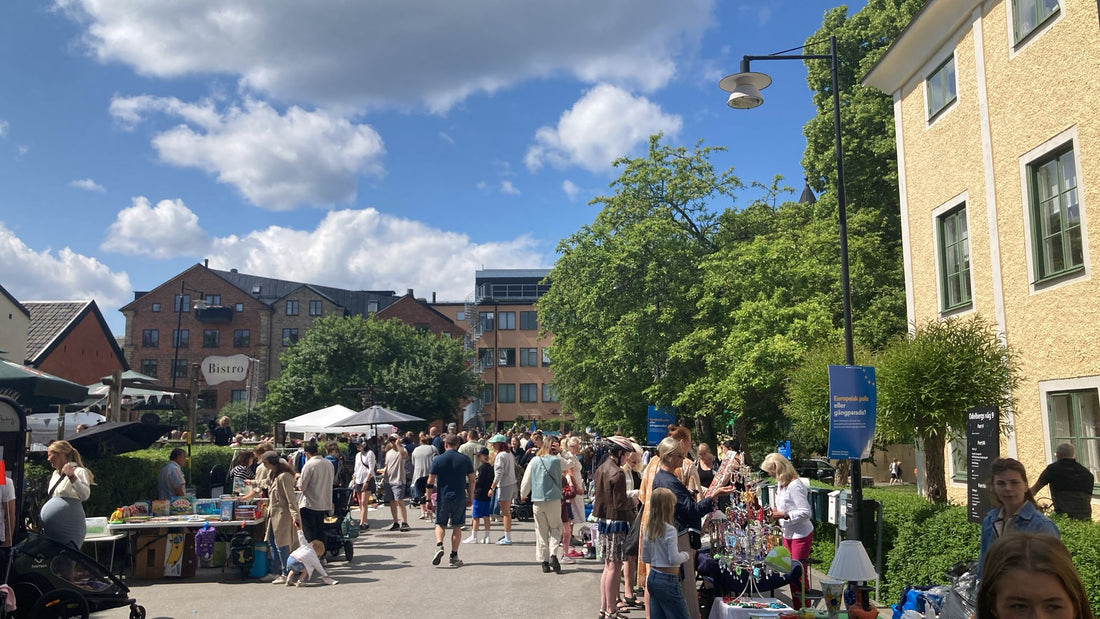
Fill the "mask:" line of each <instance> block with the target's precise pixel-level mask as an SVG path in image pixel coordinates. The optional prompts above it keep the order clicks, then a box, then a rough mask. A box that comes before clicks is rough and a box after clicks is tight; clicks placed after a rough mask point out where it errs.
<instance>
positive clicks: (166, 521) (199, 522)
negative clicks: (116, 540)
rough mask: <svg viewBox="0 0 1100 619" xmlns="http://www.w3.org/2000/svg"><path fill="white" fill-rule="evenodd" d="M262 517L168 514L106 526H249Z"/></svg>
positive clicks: (123, 528) (118, 528) (120, 528)
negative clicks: (197, 516) (245, 518)
mask: <svg viewBox="0 0 1100 619" xmlns="http://www.w3.org/2000/svg"><path fill="white" fill-rule="evenodd" d="M263 521H264V519H263V518H259V519H257V520H217V519H212V518H206V519H196V518H194V517H188V516H184V517H182V518H173V517H171V516H168V517H166V518H150V519H149V520H144V521H141V522H120V523H117V524H116V523H109V524H108V525H107V528H108V529H110V530H111V532H112V533H114V532H115V531H135V530H139V529H201V528H202V526H203V525H204V524H209V525H210V526H212V527H214V528H219V527H237V528H239V527H241V526H245V527H251V526H254V525H257V524H260V523H261V522H263Z"/></svg>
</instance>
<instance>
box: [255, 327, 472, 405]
mask: <svg viewBox="0 0 1100 619" xmlns="http://www.w3.org/2000/svg"><path fill="white" fill-rule="evenodd" d="M281 359H282V364H283V371H282V374H281V375H280V376H279V377H278V378H276V379H274V380H272V381H270V382H268V396H267V399H266V400H265V401H264V403H263V404H262V405H261V406H260V408H261V410H262V413H263V415H264V416H265V418H266V419H267V420H268V421H269V422H271V423H275V422H278V421H282V420H284V419H288V418H290V417H294V416H296V415H300V414H302V413H306V412H309V411H311V410H316V409H319V408H323V407H326V406H331V405H333V404H343V405H344V406H347V407H348V408H351V409H354V410H358V409H359V408H361V407H362V405H361V401H360V396H359V394H357V393H354V392H349V391H345V390H344V387H347V386H352V385H373V387H374V390H375V393H376V394H378V396H379V399H380V400H381V401H382V402H383V403H385V405H386V406H389V407H391V408H395V409H397V410H399V411H402V412H406V413H409V414H413V415H417V416H419V417H424V418H425V419H435V418H442V419H450V418H452V417H453V416H454V415H455V414H456V413H457V411H458V406H459V401H460V400H462V399H463V398H468V397H472V396H473V394H474V393H475V390H476V388H477V385H478V379H477V377H476V376H475V375H474V373H473V371H472V369H471V364H470V361H469V359H468V355H467V353H466V351H465V350H464V349H463V347H462V342H461V341H459V340H454V339H451V338H448V337H438V338H437V337H436V336H434V335H432V334H430V333H428V332H425V331H421V330H418V329H414V328H413V327H411V326H409V325H407V324H405V323H403V322H401V321H400V320H397V319H392V320H385V321H382V320H377V319H374V318H370V319H365V318H363V317H361V316H347V317H345V316H327V317H324V318H321V319H318V320H317V322H315V323H314V324H313V327H311V328H310V330H309V331H308V332H306V335H305V337H304V338H302V340H301V341H299V342H298V343H297V344H295V345H294V346H292V347H291V348H290V349H289V350H287V352H285V353H283V355H282V357H281Z"/></svg>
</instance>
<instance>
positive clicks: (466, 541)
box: [462, 535, 477, 544]
mask: <svg viewBox="0 0 1100 619" xmlns="http://www.w3.org/2000/svg"><path fill="white" fill-rule="evenodd" d="M462 543H463V544H476V543H477V536H476V535H471V536H470V537H467V538H466V539H464V540H462Z"/></svg>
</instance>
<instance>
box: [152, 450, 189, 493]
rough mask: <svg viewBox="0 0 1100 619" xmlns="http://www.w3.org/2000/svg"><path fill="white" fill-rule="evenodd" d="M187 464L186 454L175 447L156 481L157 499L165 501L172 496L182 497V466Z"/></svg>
mask: <svg viewBox="0 0 1100 619" xmlns="http://www.w3.org/2000/svg"><path fill="white" fill-rule="evenodd" d="M186 463H187V452H186V451H184V450H182V449H180V448H179V447H176V448H175V449H173V450H172V452H171V453H169V454H168V464H165V465H164V467H162V468H161V469H160V476H159V478H158V479H157V488H158V489H157V498H158V499H160V500H162V501H167V500H169V499H171V498H172V497H174V496H183V495H184V476H183V465H184V464H186Z"/></svg>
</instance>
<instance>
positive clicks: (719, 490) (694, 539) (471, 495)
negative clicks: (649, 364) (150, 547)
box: [0, 424, 1094, 619]
mask: <svg viewBox="0 0 1100 619" xmlns="http://www.w3.org/2000/svg"><path fill="white" fill-rule="evenodd" d="M225 427H227V426H225ZM342 438H343V440H344V441H349V442H350V449H349V451H348V453H347V455H346V456H345V454H344V450H343V449H341V445H340V444H339V443H338V442H337V441H332V440H325V437H324V436H323V435H322V436H319V437H311V438H310V439H308V440H305V441H303V442H302V443H301V445H300V448H299V449H298V450H297V451H296V452H293V453H289V454H287V455H286V456H283V455H280V454H279V453H277V452H276V451H275V449H274V446H273V445H272V443H270V442H261V443H259V444H258V445H256V446H255V447H254V448H253V449H242V450H240V451H238V452H237V454H236V456H235V458H234V460H233V464H232V468H231V470H230V474H229V477H230V479H231V480H232V487H233V488H234V489H235V490H236V491H237V492H238V493H243V495H244V496H243V498H245V499H247V498H253V497H256V496H264V497H266V498H267V499H268V518H267V520H266V525H267V529H266V534H265V536H264V538H265V541H267V542H268V547H269V552H270V555H271V561H270V563H269V565H271V566H272V569H273V572H274V573H275V578H274V580H273V581H272V582H274V583H276V584H284V583H285V584H287V585H290V584H300V583H301V582H303V581H304V580H306V579H308V578H309V577H312V576H314V575H319V576H321V578H323V579H324V582H326V583H330V584H335V581H334V580H332V579H331V578H329V577H328V575H327V573H325V571H324V560H323V557H324V545H323V543H322V540H323V535H324V533H323V521H324V518H325V516H326V515H327V514H329V513H330V512H331V511H332V509H333V491H334V488H350V489H351V491H352V492H353V493H354V495H355V497H356V499H357V502H358V504H359V506H360V510H359V514H360V516H359V523H358V526H359V528H360V529H361V530H369V528H370V522H369V519H368V513H369V506H370V505H371V504H372V503H373V502H374V501H375V499H376V497H380V499H381V502H382V503H384V504H386V506H387V507H388V509H389V515H390V516H391V518H392V521H393V522H392V525H390V527H389V529H390V530H392V531H409V530H410V526H409V524H408V512H409V511H410V510H412V511H416V512H419V516H418V517H419V518H420V519H424V520H430V521H431V522H432V523H433V524H434V536H435V549H434V553H433V556H432V558H431V563H432V565H435V566H439V565H441V564H442V562H443V558H444V557H445V556H448V562H447V565H449V566H451V567H460V566H462V565H463V562H462V560H461V559H460V558H459V550H460V549H461V545H462V544H463V543H466V544H476V543H480V544H497V545H505V546H506V545H511V544H512V524H513V523H512V517H513V506H515V507H516V508H517V509H520V508H523V507H527V508H529V509H530V515H531V517H532V518H533V520H534V527H535V545H534V564H535V565H537V566H538V568H539V569H540V570H541V571H542V572H543V573H560V572H561V571H562V569H563V568H562V564H572V563H574V562H575V561H576V560H577V559H579V558H581V557H582V556H585V555H584V554H583V553H580V552H578V551H577V550H576V549H575V546H576V545H578V544H579V543H578V542H577V541H576V539H575V538H577V537H580V536H581V534H580V532H581V531H582V528H581V527H579V526H577V525H578V524H579V523H585V522H592V523H595V525H594V529H595V531H594V533H595V542H596V546H597V547H598V552H599V557H600V560H602V562H603V570H602V572H601V575H600V582H599V590H600V618H601V619H619V618H620V617H623V616H624V615H625V614H626V613H628V612H631V611H633V610H644V612H645V616H646V617H647V618H648V619H665V618H677V619H682V618H691V619H697V618H698V617H699V616H700V604H699V600H698V589H697V582H696V574H695V569H696V551H697V550H698V549H699V548H700V543H699V534H700V531H702V530H703V526H702V520H703V518H704V517H705V516H707V515H708V514H711V513H712V512H714V511H715V510H720V509H723V508H725V507H727V506H728V505H729V502H730V498H729V497H730V495H731V494H733V493H734V492H736V491H742V490H744V489H745V486H744V485H743V484H742V485H735V484H734V483H733V481H734V480H731V479H730V478H729V477H728V476H727V477H721V478H720V476H719V474H718V472H719V469H720V464H721V462H722V460H723V459H724V458H727V457H728V458H732V459H733V461H734V463H735V464H737V465H740V464H742V460H743V459H744V458H745V454H744V453H743V452H741V451H740V446H739V445H738V444H737V443H736V442H735V441H727V442H725V443H724V444H722V445H720V446H719V453H718V454H715V453H714V452H712V450H711V449H710V447H709V445H707V444H705V443H700V444H697V445H695V444H693V443H692V440H691V433H690V431H689V430H688V429H687V428H684V427H680V426H672V427H670V428H669V434H668V436H667V437H666V438H664V439H663V440H662V441H661V442H660V443H659V444H658V445H657V447H656V449H655V450H648V451H647V450H645V449H643V448H642V447H641V446H640V445H639V444H638V443H637V442H635V441H633V440H632V439H630V438H627V437H623V436H611V437H606V438H604V439H594V438H592V437H588V436H583V437H582V436H573V435H571V434H568V433H567V434H566V435H564V436H561V435H558V434H557V433H553V434H544V433H543V432H541V431H534V432H519V431H515V432H507V433H498V434H493V435H482V434H481V433H480V432H479V431H477V430H470V431H468V432H462V433H459V432H458V431H457V428H455V427H454V425H453V424H452V425H451V426H450V427H448V428H447V430H446V431H445V432H443V431H440V429H439V428H436V427H432V428H431V429H430V430H428V431H426V432H421V433H419V435H417V434H414V433H412V432H406V433H404V434H403V435H402V434H391V435H383V436H375V437H370V438H366V437H360V438H358V439H349V438H347V437H342ZM322 452H323V453H322ZM1057 455H1058V460H1057V461H1056V462H1055V463H1053V464H1051V465H1050V466H1049V467H1048V468H1047V469H1046V470H1044V471H1043V472H1042V474H1041V475H1040V476H1039V479H1038V481H1037V482H1036V484H1035V485H1034V486H1029V484H1028V477H1027V471H1026V470H1025V468H1024V466H1023V465H1022V464H1021V463H1020V462H1019V461H1017V460H1014V459H1012V458H998V459H996V460H995V461H993V462H992V464H991V469H990V480H989V481H990V488H991V489H992V498H993V502H994V505H995V507H994V508H993V509H992V510H990V511H989V513H988V514H986V516H985V518H984V519H983V521H982V523H981V529H980V531H981V533H980V535H981V539H980V554H979V557H978V567H977V574H978V575H979V577H980V588H979V591H978V612H977V615H978V618H979V619H985V618H986V617H997V618H998V619H1009V618H1014V617H1022V616H1033V615H1026V613H1025V614H1021V613H1023V611H1022V610H1021V609H1024V608H1038V607H1043V608H1045V609H1047V610H1050V609H1051V608H1054V607H1057V608H1056V610H1060V611H1065V613H1060V612H1053V613H1052V614H1049V616H1054V617H1067V618H1068V617H1084V618H1086V619H1092V615H1091V611H1089V608H1088V604H1087V600H1086V601H1085V602H1084V603H1083V605H1082V600H1083V599H1085V598H1084V597H1083V593H1082V589H1081V583H1080V579H1079V577H1078V575H1077V572H1076V569H1075V568H1074V566H1073V562H1072V560H1071V559H1070V556H1069V553H1068V551H1066V549H1065V547H1064V546H1063V545H1062V544H1061V542H1060V541H1059V531H1058V528H1057V526H1056V525H1055V523H1054V522H1053V521H1052V520H1051V519H1049V518H1048V517H1046V516H1045V515H1044V514H1043V513H1042V510H1040V509H1039V507H1038V505H1037V503H1036V500H1035V493H1036V492H1038V490H1039V489H1040V488H1042V487H1043V486H1045V485H1048V484H1049V485H1050V486H1051V488H1052V495H1053V507H1054V510H1055V511H1056V512H1059V513H1063V514H1066V515H1068V516H1070V517H1076V518H1087V517H1088V516H1089V514H1088V512H1086V511H1085V510H1086V509H1087V508H1088V500H1087V497H1088V496H1089V494H1090V493H1091V487H1092V484H1093V481H1094V480H1093V477H1092V474H1091V473H1090V472H1089V471H1088V469H1087V468H1085V467H1083V466H1081V465H1080V464H1078V463H1077V462H1076V460H1074V452H1073V448H1072V446H1070V445H1061V446H1059V447H1058V449H1057ZM48 461H49V463H50V465H51V466H52V468H53V474H52V476H51V478H50V481H49V491H48V494H49V500H48V501H47V502H46V504H45V505H44V506H43V507H42V510H41V513H40V520H41V524H42V528H43V531H44V533H45V535H47V536H48V537H51V538H53V539H55V540H57V541H60V542H61V543H64V544H67V545H75V546H76V547H80V545H81V543H82V542H83V540H84V536H85V531H84V526H85V518H84V516H85V515H84V511H83V507H82V503H83V501H85V500H87V498H88V497H89V496H90V493H91V487H92V485H93V484H94V476H93V474H92V473H91V471H90V470H88V469H87V468H86V467H84V465H83V462H82V460H81V458H80V454H79V452H77V450H76V449H74V448H73V447H72V446H71V445H70V444H69V443H67V442H65V441H55V442H53V443H52V444H51V445H50V446H49V448H48ZM185 462H186V453H185V452H184V451H183V450H182V449H179V448H176V449H173V450H172V451H171V452H170V453H169V457H168V462H167V463H166V464H165V466H164V468H163V469H162V471H161V474H160V478H159V480H158V486H159V494H160V496H161V498H167V497H170V496H178V495H180V494H183V492H184V488H183V485H184V476H183V466H184V464H185ZM759 468H760V470H761V471H762V472H763V473H764V474H765V475H766V476H768V477H770V478H773V479H774V480H775V481H776V484H777V492H776V495H775V496H774V498H773V500H772V502H771V504H770V505H769V507H768V508H767V510H765V511H764V512H763V515H764V517H765V518H767V519H768V520H769V521H771V522H774V523H776V524H777V525H778V528H779V530H780V531H781V538H782V545H783V547H785V548H786V549H787V550H788V551H789V553H790V555H791V558H792V559H793V560H794V561H799V562H801V563H803V564H805V563H806V560H807V559H808V558H809V554H810V547H811V546H812V544H813V533H814V525H813V522H812V520H811V515H810V506H809V501H808V485H807V483H806V482H805V481H804V480H802V479H801V478H800V477H799V476H798V473H797V471H796V469H795V467H794V466H792V464H791V463H790V462H789V461H788V460H787V458H785V457H784V456H782V455H780V454H778V453H771V454H768V455H767V456H766V457H764V458H763V461H762V463H761V464H760V467H759ZM740 481H741V482H743V481H744V480H740ZM1086 488H1087V490H1086ZM588 495H590V496H588ZM1082 496H1085V497H1086V499H1085V500H1084V501H1082ZM589 503H590V504H591V514H590V515H589V514H588V512H587V511H586V504H589ZM10 520H11V517H10V516H9V517H8V522H6V523H5V526H4V527H3V529H2V530H0V535H3V537H0V542H5V541H6V542H7V543H8V544H10V539H11V538H12V531H11V527H12V524H13V523H11V522H10ZM495 525H496V526H499V529H498V530H499V532H500V533H501V534H500V536H499V537H497V538H496V539H495V540H494V539H493V533H492V529H493V527H494V526H495ZM584 529H585V530H587V527H584ZM465 530H468V531H469V535H468V536H466V537H465V538H464V537H463V531H465ZM585 532H587V531H585ZM448 533H449V536H448ZM589 558H593V557H589ZM1024 582H1027V583H1030V585H1029V586H1027V587H1025V586H1022V583H1024ZM790 588H791V600H792V602H793V605H794V607H795V608H796V609H797V608H799V607H801V605H802V598H803V596H802V592H803V591H804V590H805V589H806V588H808V582H807V581H806V573H805V571H803V573H802V577H801V578H794V579H793V580H792V581H791V583H790Z"/></svg>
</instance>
